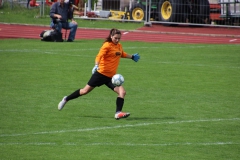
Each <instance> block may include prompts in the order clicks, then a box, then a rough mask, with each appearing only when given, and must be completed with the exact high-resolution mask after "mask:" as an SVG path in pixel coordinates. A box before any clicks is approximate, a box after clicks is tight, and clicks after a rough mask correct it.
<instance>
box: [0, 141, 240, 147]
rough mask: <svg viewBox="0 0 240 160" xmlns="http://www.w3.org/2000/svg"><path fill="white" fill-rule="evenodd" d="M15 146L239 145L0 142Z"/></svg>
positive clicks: (200, 144) (214, 143) (209, 143)
mask: <svg viewBox="0 0 240 160" xmlns="http://www.w3.org/2000/svg"><path fill="white" fill-rule="evenodd" d="M6 145H8V146H14V145H15V146H16V145H25V146H54V145H66V146H187V145H191V146H193V145H195V146H213V145H240V143H238V142H202V143H191V142H184V143H85V144H84V143H75V142H65V143H54V142H29V143H20V142H15V143H14V142H9V143H8V142H7V143H0V146H6Z"/></svg>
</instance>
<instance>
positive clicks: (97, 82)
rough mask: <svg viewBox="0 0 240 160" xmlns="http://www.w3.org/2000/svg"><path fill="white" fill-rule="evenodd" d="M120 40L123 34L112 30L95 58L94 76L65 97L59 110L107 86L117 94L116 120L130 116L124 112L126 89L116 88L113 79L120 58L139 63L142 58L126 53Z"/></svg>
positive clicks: (136, 54) (59, 105) (60, 103)
mask: <svg viewBox="0 0 240 160" xmlns="http://www.w3.org/2000/svg"><path fill="white" fill-rule="evenodd" d="M120 39H121V32H120V31H119V30H118V29H111V30H110V33H109V35H108V37H107V38H106V40H105V41H104V43H103V45H102V47H101V48H100V51H99V53H98V54H97V56H96V58H95V65H94V67H93V69H92V76H91V78H90V80H89V81H88V83H87V85H86V86H85V87H83V88H82V89H77V90H76V91H75V92H73V93H72V94H70V95H69V96H65V97H63V99H62V100H61V101H60V102H59V104H58V110H62V109H63V107H64V106H65V104H66V103H67V102H68V101H70V100H73V99H75V98H78V97H80V96H83V95H86V94H88V93H89V92H91V91H92V90H93V89H94V88H95V87H100V86H102V85H105V86H107V87H108V88H110V89H111V90H112V91H114V92H116V93H117V98H116V113H115V116H114V117H115V119H117V120H118V119H121V118H127V117H128V116H130V113H128V112H122V108H123V104H124V97H125V95H126V91H125V89H124V87H123V86H119V87H117V86H114V85H113V84H112V81H111V79H112V77H113V76H114V75H115V74H116V73H117V69H118V65H119V62H120V58H128V59H132V60H133V61H135V62H138V60H139V59H140V56H139V54H138V53H135V54H133V55H130V54H127V53H126V52H124V51H123V48H122V45H121V44H120V43H119V41H120Z"/></svg>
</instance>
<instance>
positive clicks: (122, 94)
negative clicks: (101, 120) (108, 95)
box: [114, 86, 130, 120]
mask: <svg viewBox="0 0 240 160" xmlns="http://www.w3.org/2000/svg"><path fill="white" fill-rule="evenodd" d="M114 92H116V93H117V94H118V96H117V99H116V114H115V119H117V120H118V119H120V118H127V117H128V116H130V113H127V112H122V108H123V105H124V97H125V95H126V91H125V89H124V88H123V86H119V87H115V88H114Z"/></svg>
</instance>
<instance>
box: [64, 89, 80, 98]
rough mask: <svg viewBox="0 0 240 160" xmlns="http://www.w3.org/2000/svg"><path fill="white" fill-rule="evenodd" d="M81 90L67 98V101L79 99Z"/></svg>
mask: <svg viewBox="0 0 240 160" xmlns="http://www.w3.org/2000/svg"><path fill="white" fill-rule="evenodd" d="M79 92H80V89H78V90H76V91H75V92H73V93H72V94H70V95H69V96H67V98H66V101H69V100H72V99H75V98H78V97H79V96H81V95H80V93H79Z"/></svg>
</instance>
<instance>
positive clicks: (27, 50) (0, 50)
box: [0, 44, 236, 54]
mask: <svg viewBox="0 0 240 160" xmlns="http://www.w3.org/2000/svg"><path fill="white" fill-rule="evenodd" d="M219 46H221V45H206V46H191V45H189V46H179V47H171V46H165V47H163V46H151V47H144V46H142V47H124V50H127V49H141V48H156V49H159V48H160V49H161V48H168V49H176V48H215V47H219ZM224 46H225V47H231V46H233V45H224ZM234 46H236V45H235V44H234ZM93 50H97V51H98V50H99V48H87V49H84V48H78V49H71V50H64V49H54V50H52V49H49V50H44V49H21V50H19V49H0V52H26V53H28V52H29V53H35V52H41V53H42V52H54V53H55V54H57V53H58V52H71V51H93Z"/></svg>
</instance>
